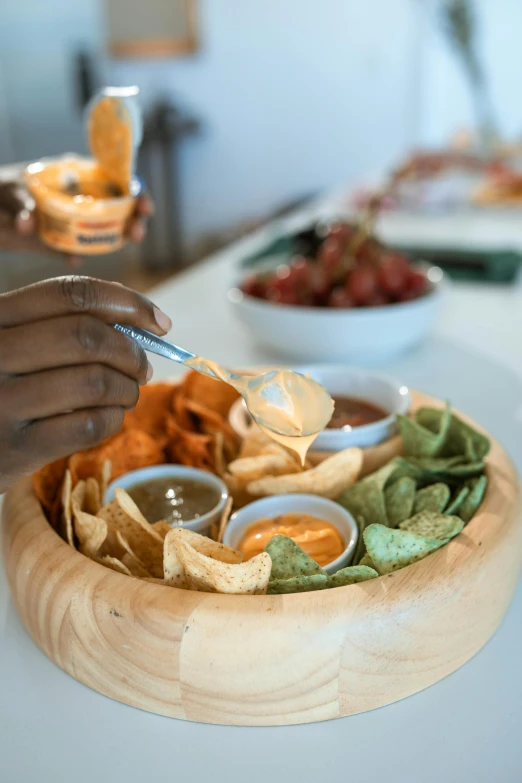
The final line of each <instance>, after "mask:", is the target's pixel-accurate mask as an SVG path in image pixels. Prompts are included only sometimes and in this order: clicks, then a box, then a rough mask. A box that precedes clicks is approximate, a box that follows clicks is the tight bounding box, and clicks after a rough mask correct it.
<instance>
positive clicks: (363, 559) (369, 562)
mask: <svg viewBox="0 0 522 783" xmlns="http://www.w3.org/2000/svg"><path fill="white" fill-rule="evenodd" d="M359 565H360V566H368V568H371V569H372V570H373V571H375V570H376V569H375V566H374V564H373V560H372V559H371V557H370V555H369V554H368V552H366V553H365V555H364V557H361V560H360V562H359Z"/></svg>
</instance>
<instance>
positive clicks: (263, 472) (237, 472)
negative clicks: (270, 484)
mask: <svg viewBox="0 0 522 783" xmlns="http://www.w3.org/2000/svg"><path fill="white" fill-rule="evenodd" d="M228 470H229V472H230V473H232V475H233V476H236V478H238V479H240V480H241V481H244V482H250V481H255V480H257V479H260V478H262V477H263V476H284V475H289V474H291V473H299V472H300V467H299V465H298V464H297V462H295V460H293V459H292V458H291V457H290V456H289V455H288V454H285V453H283V454H281V453H279V454H259V455H258V456H257V457H243V458H241V459H236V460H234V461H233V462H231V463H230V464H229V466H228Z"/></svg>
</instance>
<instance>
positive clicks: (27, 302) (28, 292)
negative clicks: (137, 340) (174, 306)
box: [0, 276, 172, 335]
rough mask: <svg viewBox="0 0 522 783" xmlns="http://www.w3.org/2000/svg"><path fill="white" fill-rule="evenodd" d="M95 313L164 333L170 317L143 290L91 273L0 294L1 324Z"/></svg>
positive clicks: (113, 321) (94, 314)
mask: <svg viewBox="0 0 522 783" xmlns="http://www.w3.org/2000/svg"><path fill="white" fill-rule="evenodd" d="M69 314H70V315H80V314H87V315H93V316H95V317H96V318H99V319H100V320H102V321H104V322H105V323H108V324H114V323H122V324H129V325H130V326H138V327H141V328H143V329H148V330H149V331H151V332H154V334H159V335H162V334H165V333H166V332H168V331H169V329H170V328H171V327H172V323H171V321H170V318H168V316H167V315H165V313H163V312H162V311H161V310H159V308H157V307H155V306H154V305H153V304H152V302H151V301H150V300H149V299H147V298H146V297H144V296H142V295H141V294H138V293H136V292H135V291H131V289H129V288H125V287H124V286H121V285H118V284H116V283H108V282H105V281H102V280H94V279H93V278H89V277H79V276H74V277H73V276H70V277H58V278H54V279H53V280H44V281H43V282H42V283H36V284H35V285H32V286H28V287H27V288H22V289H20V290H19V291H13V292H11V293H8V294H3V295H1V296H0V327H10V326H17V325H19V324H24V323H34V322H36V321H42V320H45V319H48V318H55V317H57V316H61V315H69Z"/></svg>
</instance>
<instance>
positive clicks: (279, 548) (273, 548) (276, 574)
mask: <svg viewBox="0 0 522 783" xmlns="http://www.w3.org/2000/svg"><path fill="white" fill-rule="evenodd" d="M265 552H268V554H269V555H270V557H271V558H272V570H271V571H270V580H271V581H273V580H284V579H291V578H293V577H296V576H313V575H314V574H323V575H324V574H325V573H326V572H325V571H324V570H323V569H322V568H321V566H320V565H318V563H316V562H315V560H312V558H311V557H310V556H309V555H307V554H306V552H303V550H302V549H301V547H300V546H299V545H298V544H296V543H295V541H294V540H293V539H291V538H289V537H288V536H280V535H279V536H274V537H273V538H271V539H270V541H269V542H268V544H267V545H266V547H265ZM295 592H297V591H295Z"/></svg>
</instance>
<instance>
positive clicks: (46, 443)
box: [20, 406, 125, 472]
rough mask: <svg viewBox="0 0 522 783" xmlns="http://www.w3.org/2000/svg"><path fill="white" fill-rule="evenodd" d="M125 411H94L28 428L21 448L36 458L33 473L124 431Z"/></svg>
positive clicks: (103, 409) (52, 419)
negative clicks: (42, 466)
mask: <svg viewBox="0 0 522 783" xmlns="http://www.w3.org/2000/svg"><path fill="white" fill-rule="evenodd" d="M124 415H125V411H124V410H123V408H120V407H117V406H116V407H110V408H92V409H89V410H82V411H75V412H74V413H67V414H64V415H61V416H56V417H52V418H49V419H43V420H42V421H36V422H33V423H32V424H30V425H28V426H27V427H26V428H25V429H24V430H23V432H22V434H21V440H22V441H23V443H21V444H20V447H21V448H23V450H24V451H25V453H30V454H34V458H33V460H32V464H28V465H27V466H26V467H25V471H26V472H31V470H35V469H37V468H38V467H40V466H41V465H46V464H48V463H49V462H54V460H57V459H60V458H61V457H67V456H69V454H74V452H76V451H83V449H90V448H92V447H93V446H97V445H98V443H101V442H102V441H104V440H105V439H106V438H109V437H110V436H111V435H114V434H115V433H116V432H118V430H120V429H121V426H122V424H123V417H124Z"/></svg>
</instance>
